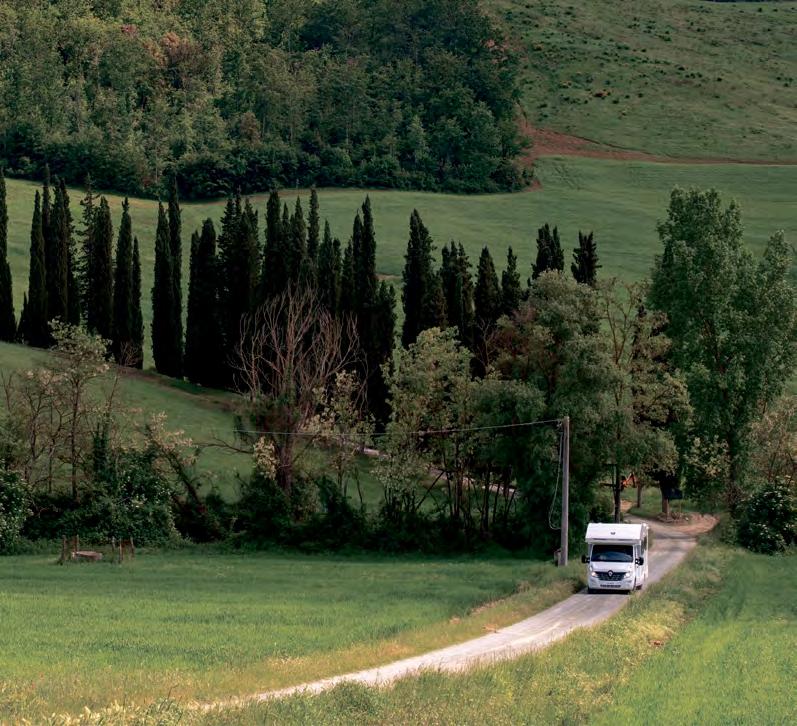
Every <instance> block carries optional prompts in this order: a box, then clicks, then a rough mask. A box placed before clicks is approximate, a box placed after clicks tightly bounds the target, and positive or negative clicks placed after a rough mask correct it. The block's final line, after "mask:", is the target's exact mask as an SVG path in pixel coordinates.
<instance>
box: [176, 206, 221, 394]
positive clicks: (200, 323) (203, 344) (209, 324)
mask: <svg viewBox="0 0 797 726" xmlns="http://www.w3.org/2000/svg"><path fill="white" fill-rule="evenodd" d="M225 358H226V352H225V348H224V330H223V327H222V321H221V307H220V301H219V267H218V261H217V259H216V230H215V229H214V227H213V222H212V221H211V220H209V219H207V220H205V223H204V224H203V225H202V234H201V236H200V235H197V234H196V233H194V237H193V239H192V242H191V278H190V282H189V287H188V323H187V326H186V336H185V375H186V377H187V378H188V380H189V381H192V382H193V383H199V384H201V385H203V386H210V387H213V388H220V387H222V386H223V385H224V383H225V381H226V380H227V375H226V360H225Z"/></svg>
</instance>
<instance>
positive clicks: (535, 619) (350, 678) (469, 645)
mask: <svg viewBox="0 0 797 726" xmlns="http://www.w3.org/2000/svg"><path fill="white" fill-rule="evenodd" d="M649 524H650V528H651V529H652V530H653V531H654V543H653V547H652V549H651V551H650V568H649V574H648V584H650V583H653V582H656V581H658V580H660V579H661V578H662V577H664V575H666V574H667V573H668V572H669V571H670V570H672V569H673V568H674V567H675V566H677V565H678V564H680V563H681V562H682V561H683V559H684V558H685V557H686V555H687V554H688V553H689V551H690V550H691V549H692V548H693V547H694V546H695V544H696V542H697V540H696V538H695V537H693V536H691V535H688V534H684V533H681V532H678V531H674V530H673V529H672V528H670V527H667V526H664V525H661V524H657V523H655V522H650V523H649ZM628 597H629V596H628V595H626V594H619V593H618V594H615V593H605V594H603V593H601V594H595V595H589V594H587V592H586V590H583V591H581V592H579V593H576V594H575V595H572V596H571V597H569V598H567V599H566V600H563V601H562V602H560V603H557V604H556V605H554V606H553V607H550V608H548V609H547V610H544V611H543V612H541V613H538V614H537V615H534V616H532V617H530V618H526V619H525V620H521V621H520V622H519V623H515V624H514V625H510V626H509V627H506V628H501V629H500V630H496V631H495V632H493V633H490V634H489V635H484V636H482V637H480V638H475V639H473V640H468V641H466V642H464V643H459V644H457V645H452V646H449V647H447V648H441V649H440V650H435V651H432V652H430V653H425V654H423V655H419V656H415V657H413V658H406V659H404V660H400V661H396V662H395V663H389V664H387V665H384V666H379V667H378V668H370V669H368V670H364V671H358V672H357V673H347V674H345V675H341V676H334V677H332V678H325V679H323V680H320V681H313V682H312V683H303V684H301V685H299V686H292V687H290V688H283V689H280V690H276V691H267V692H265V693H259V694H256V695H254V696H252V697H250V698H246V697H244V698H240V699H232V701H228V702H227V704H230V705H232V704H233V703H244V702H247V701H252V700H256V701H266V700H270V699H273V698H283V697H285V696H289V695H292V694H295V693H320V692H322V691H326V690H328V689H330V688H334V687H335V686H336V685H338V684H339V683H347V682H348V683H351V682H354V683H364V684H366V685H370V686H383V685H387V684H389V683H391V682H392V681H395V680H397V679H399V678H403V677H405V676H408V675H412V674H415V673H417V672H418V671H423V670H438V671H448V672H455V671H462V670H465V669H467V668H470V667H472V666H474V665H477V664H485V663H492V662H496V661H501V660H508V659H511V658H516V657H518V656H520V655H522V654H524V653H528V652H530V651H534V650H539V649H540V648H544V647H545V646H546V645H549V644H550V643H553V642H555V641H557V640H560V639H561V638H564V637H565V636H566V635H567V634H568V633H570V632H571V631H573V630H575V629H576V628H583V627H588V626H590V625H595V624H597V623H600V622H603V621H604V620H606V619H608V618H609V617H611V616H612V615H614V614H615V613H616V612H617V611H618V610H620V608H622V607H623V606H624V605H625V603H626V602H628ZM222 705H225V704H221V703H217V704H207V707H213V706H222Z"/></svg>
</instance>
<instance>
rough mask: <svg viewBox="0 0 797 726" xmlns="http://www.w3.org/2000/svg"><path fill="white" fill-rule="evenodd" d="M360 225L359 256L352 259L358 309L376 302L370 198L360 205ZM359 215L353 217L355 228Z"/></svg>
mask: <svg viewBox="0 0 797 726" xmlns="http://www.w3.org/2000/svg"><path fill="white" fill-rule="evenodd" d="M362 212H363V216H362V224H361V226H360V230H359V236H358V237H355V239H357V240H358V241H359V254H357V255H356V256H355V258H354V265H355V266H354V270H355V275H356V279H355V283H354V285H355V289H356V290H357V293H356V294H357V299H358V302H359V305H360V307H365V306H367V305H373V304H374V303H375V302H376V292H377V284H378V283H377V277H376V233H375V231H374V217H373V214H372V212H371V198H370V197H366V198H365V202H363V205H362ZM358 222H359V215H358V216H357V217H355V220H354V224H355V226H357V223H358Z"/></svg>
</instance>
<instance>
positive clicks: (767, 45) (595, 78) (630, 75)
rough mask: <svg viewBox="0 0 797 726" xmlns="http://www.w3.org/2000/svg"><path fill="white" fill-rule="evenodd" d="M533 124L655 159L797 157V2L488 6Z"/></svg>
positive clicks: (606, 0) (499, 0) (618, 0)
mask: <svg viewBox="0 0 797 726" xmlns="http://www.w3.org/2000/svg"><path fill="white" fill-rule="evenodd" d="M490 5H491V6H492V7H493V8H494V12H495V13H496V15H497V16H498V17H500V18H502V19H503V21H504V23H505V25H506V26H507V27H508V28H509V30H510V32H511V33H512V34H514V36H515V38H516V43H517V46H518V50H519V52H520V53H521V55H522V59H523V60H522V62H523V69H522V76H523V77H524V83H523V90H522V94H523V95H522V104H523V107H524V109H525V111H526V113H527V115H528V119H529V121H530V123H531V124H533V125H534V126H540V127H549V128H553V129H556V130H558V131H563V132H567V133H570V134H575V135H578V136H584V137H587V138H590V139H595V140H598V141H600V142H602V143H604V144H612V145H617V146H620V147H624V148H629V149H639V150H644V151H647V152H652V153H656V154H665V155H673V156H682V157H683V156H689V157H701V158H704V157H728V158H734V159H797V133H795V129H797V102H795V99H796V98H797V44H795V43H794V38H795V36H796V35H797V3H794V2H762V3H758V2H755V3H752V2H738V3H736V2H707V1H706V0H645V2H635V3H629V2H627V0H601V1H600V2H596V1H593V2H581V3H577V2H573V1H572V0H495V2H491V3H490Z"/></svg>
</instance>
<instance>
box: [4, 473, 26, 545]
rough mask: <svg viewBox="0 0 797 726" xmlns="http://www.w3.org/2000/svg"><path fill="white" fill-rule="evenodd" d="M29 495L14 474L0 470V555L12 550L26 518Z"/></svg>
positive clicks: (22, 483) (20, 480)
mask: <svg viewBox="0 0 797 726" xmlns="http://www.w3.org/2000/svg"><path fill="white" fill-rule="evenodd" d="M28 499H29V494H28V490H27V487H26V486H25V482H24V481H23V480H22V477H20V475H19V474H18V473H16V472H13V471H8V470H6V469H0V554H6V553H7V552H10V551H12V550H13V548H14V545H15V544H16V542H17V539H18V537H19V533H20V531H21V530H22V525H23V523H24V522H25V519H26V518H27V516H28V514H29V511H28Z"/></svg>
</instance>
